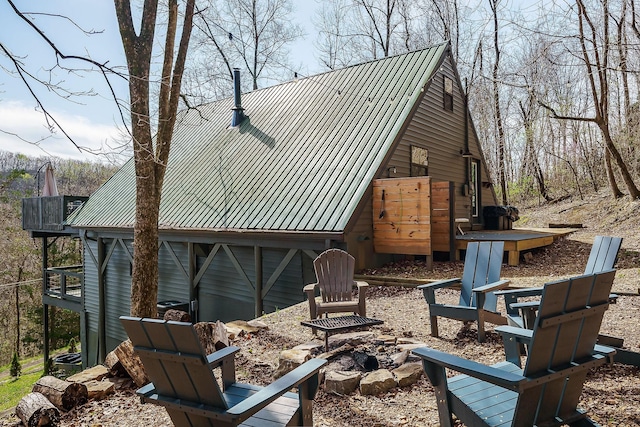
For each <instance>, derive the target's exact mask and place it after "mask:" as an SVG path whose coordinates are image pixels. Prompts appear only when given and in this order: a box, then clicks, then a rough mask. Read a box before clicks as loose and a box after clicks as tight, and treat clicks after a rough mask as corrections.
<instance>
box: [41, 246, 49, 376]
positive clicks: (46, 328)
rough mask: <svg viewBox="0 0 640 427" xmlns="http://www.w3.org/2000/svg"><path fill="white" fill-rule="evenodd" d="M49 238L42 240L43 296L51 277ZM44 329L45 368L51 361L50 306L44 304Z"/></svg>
mask: <svg viewBox="0 0 640 427" xmlns="http://www.w3.org/2000/svg"><path fill="white" fill-rule="evenodd" d="M47 245H48V243H47V238H46V237H43V238H42V295H45V294H46V292H47V288H48V287H49V284H48V283H47V281H48V280H49V276H47V266H48V263H49V248H48V247H47ZM42 328H43V329H44V342H43V351H44V366H47V362H48V361H49V305H48V304H42Z"/></svg>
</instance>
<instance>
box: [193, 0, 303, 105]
mask: <svg viewBox="0 0 640 427" xmlns="http://www.w3.org/2000/svg"><path fill="white" fill-rule="evenodd" d="M200 9H201V12H200V13H199V14H198V16H199V19H197V20H196V22H195V26H196V28H197V29H198V31H197V32H196V33H194V37H195V39H196V45H195V47H196V49H195V51H194V52H192V53H191V54H190V55H191V57H192V58H193V59H192V60H191V62H190V64H189V67H190V68H191V69H190V72H189V74H188V78H187V80H188V81H186V82H185V83H186V88H187V90H188V92H189V95H192V96H195V98H196V103H202V102H206V101H210V100H212V99H216V98H220V97H221V96H226V95H228V94H229V93H230V91H231V88H232V87H231V85H230V84H229V81H230V80H231V79H232V78H233V68H236V67H237V68H241V69H244V70H246V71H247V73H248V74H249V76H250V79H247V80H246V81H247V82H250V85H249V86H250V87H251V89H253V90H255V89H258V87H259V86H263V85H265V84H266V83H265V80H267V79H275V80H276V81H280V80H281V79H282V73H283V70H287V69H291V68H292V67H290V66H289V65H288V61H289V51H288V46H289V45H290V44H291V43H292V42H293V41H295V40H296V39H298V38H299V37H301V36H302V34H303V33H302V29H301V27H300V26H299V25H298V24H296V23H294V22H293V21H292V20H291V14H292V12H293V10H292V3H291V0H207V1H204V2H202V4H201V5H200ZM212 58H214V60H213V61H212ZM291 74H292V73H289V74H288V75H289V76H290V75H291ZM203 89H204V90H203Z"/></svg>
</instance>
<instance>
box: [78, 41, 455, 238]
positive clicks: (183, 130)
mask: <svg viewBox="0 0 640 427" xmlns="http://www.w3.org/2000/svg"><path fill="white" fill-rule="evenodd" d="M447 46H448V45H447V44H441V45H438V46H434V47H432V48H429V49H425V50H420V51H416V52H411V53H408V54H404V55H398V56H393V57H389V58H385V59H381V60H376V61H371V62H367V63H364V64H361V65H356V66H352V67H348V68H345V69H342V70H337V71H332V72H327V73H324V74H320V75H316V76H311V77H306V78H302V79H298V80H296V81H291V82H288V83H284V84H280V85H277V86H273V87H270V88H266V89H262V90H257V91H254V92H250V93H245V94H243V95H242V106H243V107H244V112H245V114H246V115H247V117H248V118H247V119H245V120H244V121H243V122H242V123H241V125H240V126H239V127H238V128H235V129H230V128H229V125H230V122H231V108H232V107H233V98H229V99H224V100H221V101H218V102H214V103H211V104H207V105H205V106H202V107H200V108H198V109H197V111H196V110H189V111H183V112H182V113H181V115H180V117H179V119H178V122H177V123H176V128H175V133H174V138H173V141H172V146H171V154H170V157H169V163H168V167H167V172H166V177H165V181H164V188H163V194H162V204H161V209H160V223H159V226H160V228H161V229H176V230H181V229H183V230H186V229H207V230H256V231H258V230H281V231H307V232H317V231H323V232H340V231H343V230H344V228H345V226H346V224H347V223H348V221H349V219H350V218H351V216H352V215H353V213H354V210H355V209H356V206H357V205H358V202H359V201H360V200H361V198H362V197H363V195H364V193H365V191H366V189H367V187H368V185H369V184H370V182H371V180H372V179H373V178H374V177H375V174H376V171H377V170H378V168H379V167H380V166H381V162H382V161H383V159H384V157H385V155H386V154H387V152H388V151H389V149H390V148H391V146H392V144H393V142H394V140H395V139H396V137H397V135H398V132H399V131H400V130H401V128H402V126H403V124H404V123H405V121H406V120H407V118H408V116H409V114H410V112H411V110H412V108H413V107H414V105H415V104H416V102H417V101H418V100H420V99H421V98H422V96H421V95H422V91H423V90H424V88H425V86H426V84H427V83H428V82H429V80H430V79H431V78H432V77H433V76H434V75H435V74H436V72H437V71H438V68H439V66H440V64H441V63H442V60H443V58H444V55H445V52H446V51H447ZM134 219H135V173H134V164H133V159H131V160H130V161H129V162H127V163H126V164H125V165H124V166H123V167H122V168H121V169H120V170H119V171H118V172H117V173H116V174H115V175H114V176H113V177H112V178H111V179H110V180H109V181H108V182H107V183H105V184H104V185H103V186H102V187H101V188H100V189H99V190H98V191H97V192H96V193H95V194H93V195H92V196H91V197H90V198H89V200H88V201H87V202H86V204H85V205H84V207H83V208H82V209H80V210H79V211H78V213H77V214H76V215H74V216H73V217H72V218H71V224H72V225H73V226H74V227H79V228H102V227H108V228H123V227H124V228H127V227H132V226H133V223H134Z"/></svg>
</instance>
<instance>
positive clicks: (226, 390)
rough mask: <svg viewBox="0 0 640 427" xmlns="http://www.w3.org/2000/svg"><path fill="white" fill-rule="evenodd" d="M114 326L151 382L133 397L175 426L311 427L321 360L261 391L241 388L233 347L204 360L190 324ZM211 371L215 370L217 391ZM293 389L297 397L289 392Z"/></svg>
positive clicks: (126, 321) (129, 321)
mask: <svg viewBox="0 0 640 427" xmlns="http://www.w3.org/2000/svg"><path fill="white" fill-rule="evenodd" d="M120 321H121V322H122V324H123V326H124V328H125V330H126V331H127V334H128V335H129V338H130V339H131V342H132V343H133V345H134V350H135V352H136V353H137V354H138V355H139V356H140V359H141V360H142V363H143V365H144V367H145V370H146V372H147V375H148V376H149V378H150V379H151V383H149V384H147V385H146V386H144V387H142V388H140V389H139V390H138V391H137V394H138V395H140V396H141V398H142V400H143V402H150V403H154V404H156V405H161V406H164V407H165V408H166V409H167V412H168V413H169V416H170V417H171V420H172V421H173V423H174V424H175V425H176V426H179V427H181V426H185V427H186V426H196V425H197V426H237V425H240V424H242V425H246V426H258V425H259V426H263V425H273V426H285V425H287V426H289V425H299V426H302V425H305V426H307V425H313V417H312V401H313V398H314V396H315V393H316V391H317V388H318V371H319V369H320V368H321V367H322V366H323V365H325V364H326V363H327V362H326V361H325V360H322V359H311V360H309V361H308V362H306V363H304V364H302V365H301V366H299V367H298V368H296V369H294V370H293V371H291V372H289V373H288V374H286V375H284V376H283V377H281V378H279V379H278V380H276V381H274V382H273V383H272V384H270V385H269V386H267V387H258V386H253V385H249V384H242V383H237V382H236V378H235V363H234V357H235V353H236V352H238V351H239V350H240V349H239V348H238V347H226V348H224V349H221V350H219V351H216V352H215V353H212V354H210V355H206V354H205V353H204V351H203V349H202V346H201V344H200V340H199V339H198V335H197V334H196V331H195V329H194V328H193V325H191V324H190V323H181V322H172V321H164V320H158V319H141V318H137V317H121V318H120ZM215 368H220V369H221V378H222V381H221V382H222V389H220V386H219V384H218V382H217V381H216V377H215V376H214V372H213V369H215ZM294 387H296V388H297V389H298V393H297V394H296V393H292V392H289V390H291V389H292V388H294ZM245 422H246V423H245ZM243 423H245V424H243Z"/></svg>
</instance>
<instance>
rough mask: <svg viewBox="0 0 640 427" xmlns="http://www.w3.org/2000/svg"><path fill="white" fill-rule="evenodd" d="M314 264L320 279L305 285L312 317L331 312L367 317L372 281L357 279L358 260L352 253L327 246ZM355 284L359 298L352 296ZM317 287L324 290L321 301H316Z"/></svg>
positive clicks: (321, 293)
mask: <svg viewBox="0 0 640 427" xmlns="http://www.w3.org/2000/svg"><path fill="white" fill-rule="evenodd" d="M313 267H314V269H315V271H316V277H317V279H318V282H317V283H311V284H308V285H306V286H305V287H304V292H305V293H306V294H307V299H308V300H309V311H310V313H311V319H316V318H318V317H321V316H322V315H323V314H324V315H326V314H327V313H345V312H350V313H354V314H358V315H360V316H362V317H366V316H367V308H366V304H365V297H366V291H367V288H368V287H369V284H368V283H367V282H359V281H354V280H353V273H354V270H355V259H354V258H353V257H352V256H351V255H349V253H347V252H345V251H343V250H340V249H327V250H326V251H324V252H323V253H321V254H320V255H319V256H318V257H317V258H316V259H315V260H314V261H313ZM354 285H356V286H357V288H358V299H357V300H355V299H354V298H353V295H352V290H353V286H354ZM316 288H318V289H319V290H320V297H321V299H322V301H321V302H318V301H316V298H315V291H316Z"/></svg>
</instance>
